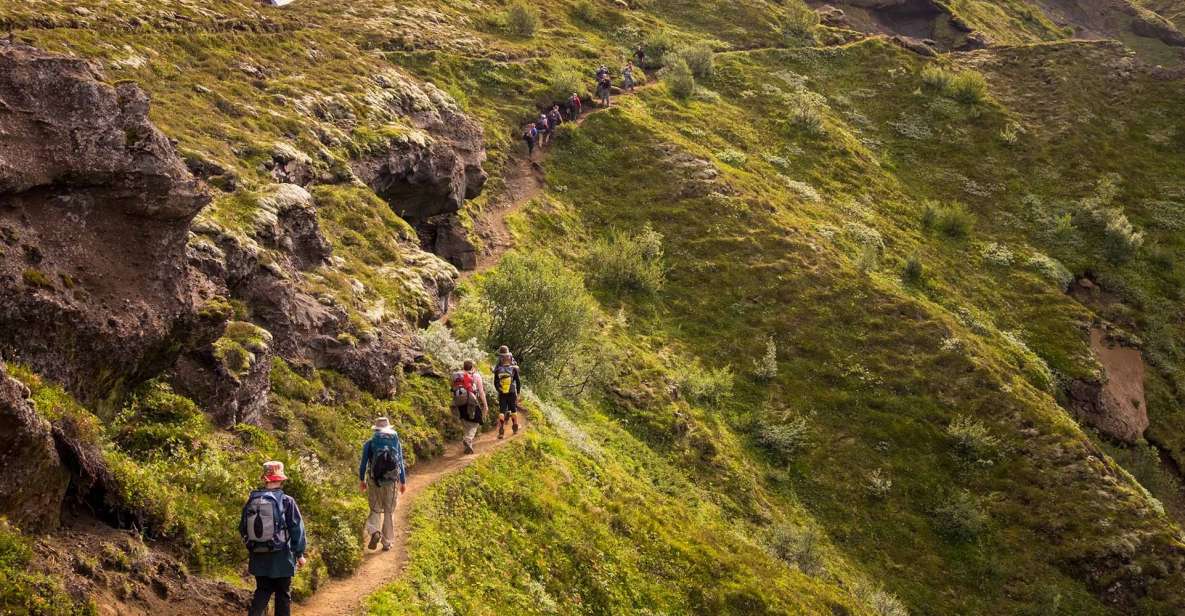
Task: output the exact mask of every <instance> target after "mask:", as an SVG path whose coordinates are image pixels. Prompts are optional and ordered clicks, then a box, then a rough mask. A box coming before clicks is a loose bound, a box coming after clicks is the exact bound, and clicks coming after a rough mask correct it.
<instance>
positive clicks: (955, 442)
mask: <svg viewBox="0 0 1185 616" xmlns="http://www.w3.org/2000/svg"><path fill="white" fill-rule="evenodd" d="M946 435H947V436H948V437H950V439H951V444H952V446H953V447H954V450H955V453H956V454H957V455H958V456H959V457H960V458H962V459H964V460H966V461H968V462H977V461H980V460H990V459H991V458H992V457H993V456H995V455H996V452H997V450H999V448H1000V439H998V438H996V437H995V436H993V435H992V433H991V431H990V430H988V428H987V426H985V425H983V423H982V422H980V421H979V420H977V419H975V418H973V417H970V416H967V415H959V416H958V417H955V419H954V421H951V422H950V425H948V426H947V427H946Z"/></svg>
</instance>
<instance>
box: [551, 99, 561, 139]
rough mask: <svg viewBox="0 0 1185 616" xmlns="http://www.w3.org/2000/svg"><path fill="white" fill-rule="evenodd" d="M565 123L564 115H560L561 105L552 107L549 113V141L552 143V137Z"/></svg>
mask: <svg viewBox="0 0 1185 616" xmlns="http://www.w3.org/2000/svg"><path fill="white" fill-rule="evenodd" d="M563 123H564V114H562V113H560V106H559V105H552V106H551V111H549V112H547V140H548V141H551V137H552V135H553V134H554V133H555V131H556V129H557V128H559V127H560V124H563Z"/></svg>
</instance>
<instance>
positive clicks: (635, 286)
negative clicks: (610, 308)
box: [588, 224, 666, 293]
mask: <svg viewBox="0 0 1185 616" xmlns="http://www.w3.org/2000/svg"><path fill="white" fill-rule="evenodd" d="M662 243H663V237H662V234H661V233H659V232H657V231H655V230H654V229H653V228H652V227H651V226H650V225H649V224H647V225H646V226H645V227H643V228H642V230H641V231H640V232H638V233H636V234H631V233H627V232H624V231H617V230H615V231H613V232H611V233H610V234H609V237H607V238H598V239H597V240H596V241H594V242H593V244H592V246H591V248H590V249H589V254H588V269H589V272H590V277H591V279H592V282H593V283H594V284H596V285H597V286H600V287H601V288H604V289H607V290H610V291H613V292H615V293H621V292H638V293H655V292H657V291H658V290H659V289H661V288H662V286H663V283H664V282H665V280H666V265H665V264H664V263H663V248H662Z"/></svg>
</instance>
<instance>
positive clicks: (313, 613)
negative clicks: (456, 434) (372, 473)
mask: <svg viewBox="0 0 1185 616" xmlns="http://www.w3.org/2000/svg"><path fill="white" fill-rule="evenodd" d="M519 424H520V427H519V431H518V434H517V435H511V434H510V433H509V431H507V437H506V438H505V439H503V440H498V438H497V433H496V432H495V431H493V430H490V431H488V432H486V433H485V434H481V435H479V436H478V437H477V439H476V440H475V441H474V443H473V448H474V450H475V452H474V453H473V454H470V455H466V454H465V453H464V452H463V450H462V448H461V444H460V443H452V444H450V445H449V446H448V447H447V449H446V451H445V454H444V455H443V456H441V457H439V458H435V459H432V460H429V461H428V462H425V463H423V464H417V465H415V466H414V467H412V468H411V469H410V471H409V476H408V480H407V492H405V493H403V494H401V495H400V496H399V503H398V504H397V505H396V506H395V542H394V543H392V544H391V550H390V551H388V552H383V551H381V550H380V551H376V552H370V551H367V553H366V555H365V556H363V560H362V566H361V567H359V568H358V570H357V571H355V572H354V575H352V576H350V577H348V578H344V579H340V580H332V581H330V582H329V583H328V584H326V585H324V586H322V587H321V588H320V590H318V591H317V592H316V593H315V594H314V595H313V596H312V597H310V598H309V599H308V601H306V602H305V603H303V604H300V605H298V606H296V608H295V609H294V610H293V611H294V612H296V613H297V614H300V615H301V616H353V615H354V614H359V613H361V612H362V607H363V605H364V604H365V602H366V599H367V598H368V597H370V595H372V594H374V593H375V592H377V591H379V590H380V589H382V587H384V586H386V585H387V584H390V583H391V582H393V581H395V578H397V577H398V576H399V574H400V573H401V572H402V571H403V568H404V567H405V566H406V565H407V538H408V535H409V528H408V527H409V523H410V521H411V507H412V505H413V504H414V503H415V500H416V497H417V496H419V495H420V493H421V492H423V491H424V489H425V488H427V487H429V486H431V485H432V484H434V483H436V482H437V481H440V480H441V479H444V478H445V477H447V476H449V475H452V474H453V473H456V472H457V471H460V470H462V469H464V468H465V467H467V466H469V465H470V464H472V463H473V462H474V461H475V460H477V459H478V458H480V457H482V456H486V455H489V454H491V453H493V452H495V451H497V450H498V449H499V448H501V447H503V446H505V445H506V444H507V443H509V442H511V441H513V440H515V439H516V438H518V437H520V436H522V435H523V432H524V431H525V428H526V427H527V423H526V421H525V419H524V418H523V417H522V415H521V414H520V415H519Z"/></svg>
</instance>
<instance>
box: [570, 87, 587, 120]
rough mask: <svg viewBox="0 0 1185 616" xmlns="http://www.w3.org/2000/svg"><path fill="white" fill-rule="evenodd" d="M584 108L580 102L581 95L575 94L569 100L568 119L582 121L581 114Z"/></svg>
mask: <svg viewBox="0 0 1185 616" xmlns="http://www.w3.org/2000/svg"><path fill="white" fill-rule="evenodd" d="M583 106H584V103H583V102H582V101H581V100H580V95H579V94H577V93H575V92H573V93H572V98H569V99H568V117H569V118H571V119H572V121H573V122H575V121H576V120H578V119H580V112H581V111H582V109H581V107H583Z"/></svg>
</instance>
